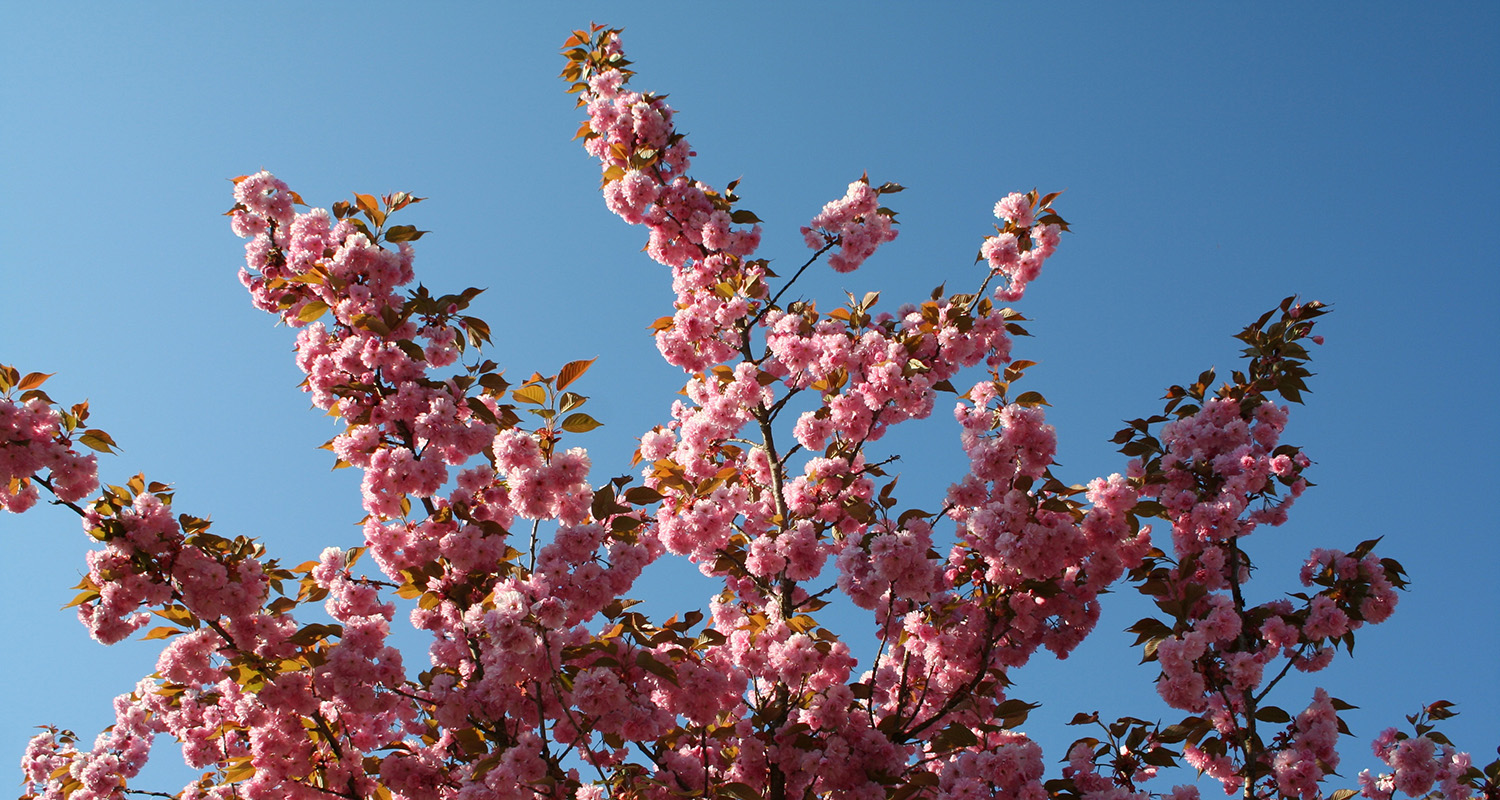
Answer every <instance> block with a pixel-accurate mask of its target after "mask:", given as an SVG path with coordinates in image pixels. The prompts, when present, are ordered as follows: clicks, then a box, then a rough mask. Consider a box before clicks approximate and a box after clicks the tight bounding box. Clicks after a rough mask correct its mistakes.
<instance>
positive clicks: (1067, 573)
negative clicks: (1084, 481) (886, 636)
mask: <svg viewBox="0 0 1500 800" xmlns="http://www.w3.org/2000/svg"><path fill="white" fill-rule="evenodd" d="M969 396H970V398H971V399H972V405H966V404H963V403H960V404H959V405H958V406H957V407H956V409H955V412H954V413H955V416H956V417H957V419H958V421H959V423H960V425H962V428H963V433H962V442H963V445H964V450H965V452H966V453H967V454H968V456H969V462H970V468H969V474H968V475H966V476H965V477H964V478H963V479H962V480H961V481H959V482H958V483H956V484H954V485H953V486H952V487H951V488H950V489H949V491H948V504H949V509H950V510H949V515H950V516H952V517H953V518H954V520H956V521H957V522H958V523H959V524H960V526H961V527H960V529H959V542H958V545H957V546H956V547H955V548H954V549H953V551H952V553H951V554H950V556H949V559H948V563H949V575H950V579H951V580H953V581H955V582H956V583H964V582H972V583H974V584H977V585H981V586H983V587H985V590H986V591H996V592H1000V593H1001V594H1002V596H1004V597H1005V598H1006V603H1007V607H1008V613H1009V614H1010V615H1013V616H1012V617H1011V621H1010V627H1011V632H1010V633H1009V634H1008V637H1009V638H1008V645H1009V646H1010V647H1011V648H1012V652H1011V653H1010V654H1009V658H1011V659H1017V660H1019V661H1020V662H1021V663H1024V661H1025V659H1026V658H1027V657H1029V652H1030V650H1032V649H1034V648H1035V647H1037V646H1039V645H1045V646H1046V647H1048V648H1049V649H1051V650H1053V651H1054V652H1056V653H1057V654H1058V655H1060V656H1065V655H1066V654H1067V653H1068V652H1069V651H1070V650H1072V648H1073V647H1074V646H1076V645H1077V644H1078V642H1080V641H1082V640H1083V637H1084V636H1086V635H1087V634H1088V632H1089V631H1090V630H1091V629H1092V628H1093V625H1094V622H1095V620H1097V618H1098V614H1099V609H1098V601H1097V599H1096V598H1097V596H1098V594H1099V593H1100V592H1101V591H1103V590H1104V589H1105V588H1106V587H1107V586H1109V585H1110V584H1111V583H1113V582H1114V581H1115V580H1117V579H1118V578H1119V577H1120V576H1121V575H1122V574H1124V571H1125V570H1126V569H1129V568H1132V567H1134V566H1135V565H1136V564H1137V563H1139V561H1140V560H1141V558H1142V557H1143V556H1144V555H1145V554H1146V552H1147V551H1148V550H1149V549H1150V547H1151V539H1150V529H1149V528H1144V529H1140V530H1136V531H1132V530H1131V528H1130V526H1129V524H1128V515H1129V513H1130V512H1131V510H1132V508H1133V507H1134V506H1135V503H1136V500H1137V489H1136V488H1135V487H1134V486H1133V485H1132V484H1131V483H1130V482H1129V481H1127V480H1126V479H1125V478H1122V477H1121V476H1119V475H1111V476H1110V477H1109V478H1098V479H1095V480H1094V481H1092V482H1091V483H1090V484H1089V486H1088V491H1087V499H1088V500H1089V501H1090V502H1091V503H1092V508H1091V509H1089V511H1088V512H1086V513H1085V512H1082V511H1081V509H1076V508H1075V507H1073V506H1070V505H1069V504H1067V503H1065V502H1063V501H1062V497H1060V496H1057V495H1055V494H1053V493H1052V490H1048V489H1045V488H1043V487H1039V486H1038V484H1044V485H1045V484H1046V480H1047V478H1048V477H1049V476H1050V467H1051V465H1052V459H1053V456H1054V454H1055V453H1056V450H1057V437H1056V433H1055V431H1054V430H1053V428H1052V426H1051V425H1048V424H1046V422H1045V415H1044V413H1043V411H1042V409H1041V408H1040V407H1025V406H1021V405H1017V404H1015V403H1010V404H999V405H998V407H997V408H993V409H992V408H990V404H991V403H992V402H994V401H995V400H997V397H996V392H995V387H994V385H993V384H992V383H990V382H983V383H979V384H977V385H975V386H974V388H973V389H971V390H970V392H969ZM1038 489H1041V490H1040V491H1039V490H1038ZM1075 512H1076V513H1075ZM1038 582H1041V583H1044V584H1046V585H1047V586H1049V587H1052V586H1056V587H1057V589H1058V591H1055V592H1054V591H1050V590H1049V591H1047V592H1037V591H1035V590H1034V589H1031V588H1027V587H1034V586H1036V585H1037V584H1038Z"/></svg>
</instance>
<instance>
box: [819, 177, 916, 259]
mask: <svg viewBox="0 0 1500 800" xmlns="http://www.w3.org/2000/svg"><path fill="white" fill-rule="evenodd" d="M897 233H899V231H897V230H896V228H895V220H894V219H892V216H891V215H890V214H889V213H881V210H880V195H879V194H878V193H877V192H876V190H875V189H872V188H871V187H870V182H869V181H868V180H857V181H855V182H853V183H851V184H849V191H847V192H845V193H844V196H843V197H842V198H840V199H838V200H833V201H831V202H829V203H828V204H827V205H825V206H823V210H822V211H820V212H818V215H817V216H815V217H813V218H812V221H811V222H809V223H808V224H807V225H804V226H803V227H802V238H803V240H804V241H806V242H807V246H808V247H809V248H811V249H813V250H820V249H822V248H824V247H829V246H832V245H838V251H837V252H835V253H834V254H833V255H831V256H829V257H828V266H830V267H833V269H834V271H836V272H853V271H854V270H856V269H859V265H860V264H863V263H865V259H867V258H869V257H870V256H872V255H874V254H875V249H876V248H878V247H880V246H881V245H882V244H885V243H886V242H889V241H891V240H892V239H895V238H896V234H897Z"/></svg>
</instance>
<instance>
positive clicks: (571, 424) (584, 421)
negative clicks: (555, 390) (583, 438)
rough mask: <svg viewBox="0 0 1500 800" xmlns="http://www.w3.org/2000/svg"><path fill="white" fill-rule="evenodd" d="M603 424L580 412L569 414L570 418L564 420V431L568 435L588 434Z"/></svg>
mask: <svg viewBox="0 0 1500 800" xmlns="http://www.w3.org/2000/svg"><path fill="white" fill-rule="evenodd" d="M603 424H604V423H602V422H600V421H598V420H596V419H594V418H593V417H591V416H589V415H588V414H585V413H583V412H582V411H580V412H578V413H576V414H569V415H568V418H567V419H565V420H563V423H562V429H563V430H565V431H567V432H568V433H588V432H589V431H591V430H593V429H595V428H597V427H599V426H600V425H603Z"/></svg>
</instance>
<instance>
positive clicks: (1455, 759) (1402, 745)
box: [1359, 728, 1473, 800]
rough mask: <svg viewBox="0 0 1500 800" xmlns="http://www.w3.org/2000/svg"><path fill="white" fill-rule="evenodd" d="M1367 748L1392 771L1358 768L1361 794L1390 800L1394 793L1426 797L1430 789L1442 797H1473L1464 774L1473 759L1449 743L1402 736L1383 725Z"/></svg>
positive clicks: (1375, 799)
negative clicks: (1375, 771) (1383, 728)
mask: <svg viewBox="0 0 1500 800" xmlns="http://www.w3.org/2000/svg"><path fill="white" fill-rule="evenodd" d="M1371 747H1372V749H1373V750H1374V751H1375V755H1376V757H1378V758H1379V759H1380V760H1381V761H1383V762H1385V764H1386V766H1388V767H1390V768H1391V769H1392V771H1391V772H1388V773H1382V774H1379V775H1374V774H1371V772H1370V771H1369V770H1363V771H1361V772H1360V773H1359V786H1360V794H1361V795H1363V796H1364V797H1368V798H1370V799H1371V800H1391V798H1392V797H1394V796H1395V793H1396V792H1401V793H1402V794H1404V795H1406V796H1408V797H1427V796H1429V794H1428V793H1429V792H1433V791H1434V789H1435V790H1436V794H1437V796H1440V797H1441V798H1442V800H1468V798H1470V797H1472V796H1473V789H1472V788H1471V787H1470V786H1469V783H1468V781H1467V776H1466V774H1465V773H1467V772H1468V771H1469V769H1470V768H1471V767H1472V766H1473V760H1472V759H1471V758H1470V756H1469V754H1468V753H1460V752H1458V751H1457V750H1456V749H1455V748H1454V747H1453V745H1451V744H1442V745H1439V744H1438V743H1437V742H1435V741H1433V740H1432V738H1431V737H1429V736H1426V735H1421V736H1406V735H1404V734H1400V733H1398V732H1397V731H1396V729H1395V728H1386V729H1385V730H1384V731H1382V732H1381V733H1380V735H1379V736H1377V737H1376V738H1375V741H1374V742H1373V743H1372V745H1371Z"/></svg>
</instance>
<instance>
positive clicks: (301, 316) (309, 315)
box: [297, 300, 328, 322]
mask: <svg viewBox="0 0 1500 800" xmlns="http://www.w3.org/2000/svg"><path fill="white" fill-rule="evenodd" d="M326 311H328V304H327V303H325V302H323V301H322V300H312V301H310V302H308V304H307V305H305V306H303V307H302V310H300V311H298V312H297V319H298V320H300V321H302V322H314V321H316V320H317V319H318V317H321V316H323V314H324V313H325V312H326Z"/></svg>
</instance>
